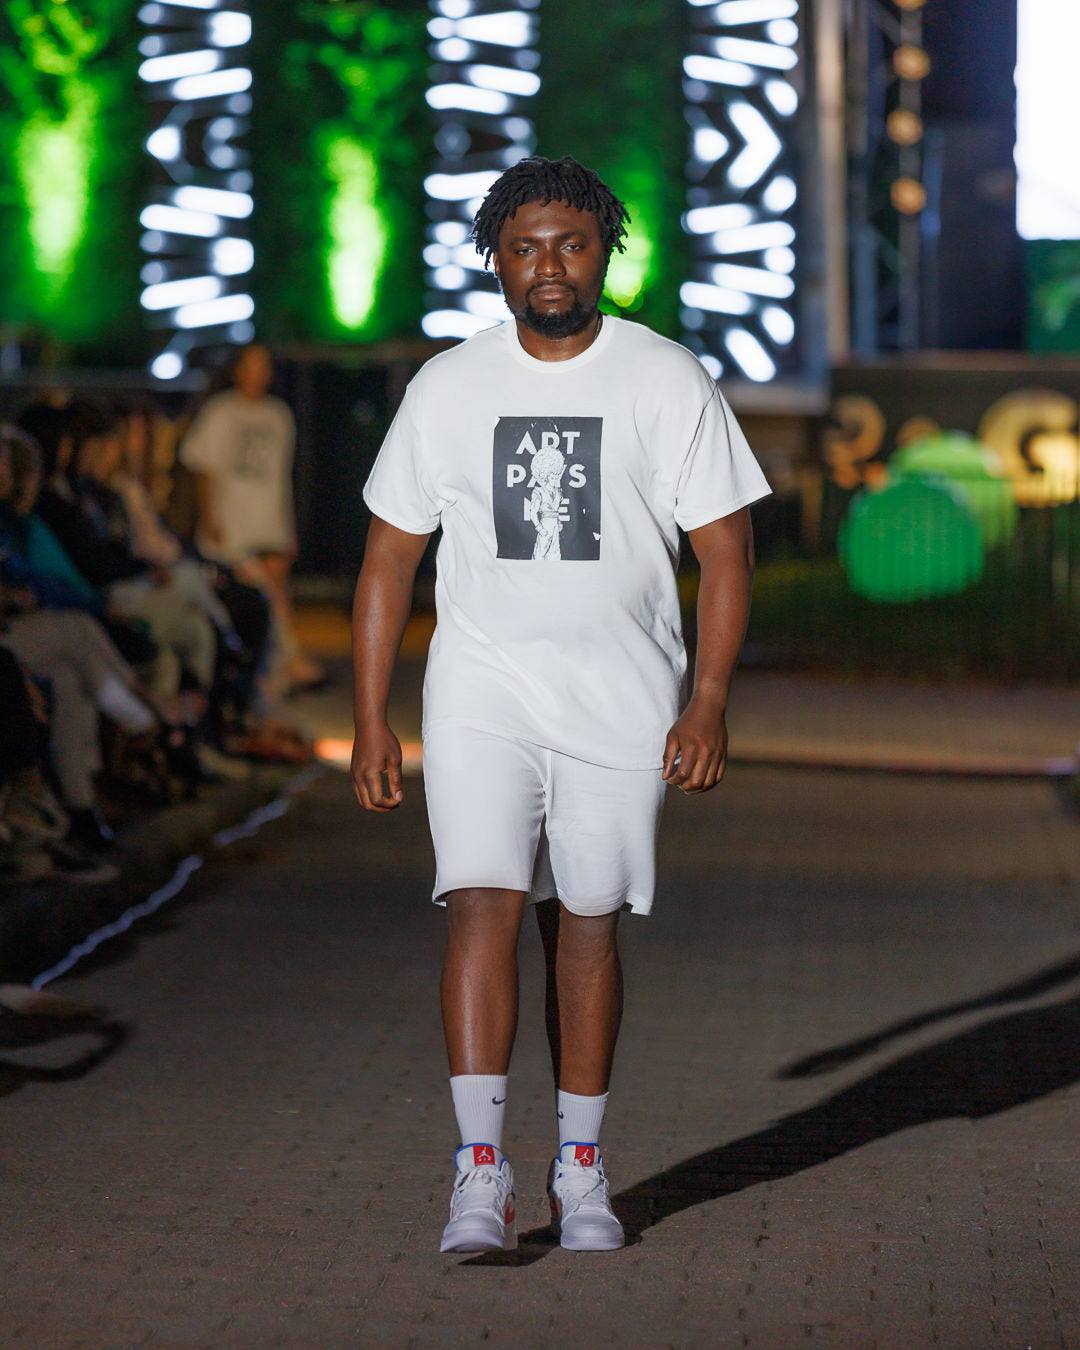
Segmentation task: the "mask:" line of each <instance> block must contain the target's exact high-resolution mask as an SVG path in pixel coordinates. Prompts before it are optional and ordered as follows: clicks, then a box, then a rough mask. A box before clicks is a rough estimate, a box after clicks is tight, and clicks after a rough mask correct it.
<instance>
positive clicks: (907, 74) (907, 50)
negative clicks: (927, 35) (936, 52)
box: [892, 43, 930, 80]
mask: <svg viewBox="0 0 1080 1350" xmlns="http://www.w3.org/2000/svg"><path fill="white" fill-rule="evenodd" d="M892 63H893V70H895V71H896V73H897V75H899V76H900V78H901V79H902V80H925V79H926V77H927V75H929V74H930V58H929V57H928V56H927V54H926V53H925V52H924V51H923V49H922V48H921V47H913V46H911V44H910V43H904V45H903V46H902V47H897V49H896V51H894V52H893V58H892Z"/></svg>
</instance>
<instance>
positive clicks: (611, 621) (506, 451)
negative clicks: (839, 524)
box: [364, 316, 769, 769]
mask: <svg viewBox="0 0 1080 1350" xmlns="http://www.w3.org/2000/svg"><path fill="white" fill-rule="evenodd" d="M768 492H769V486H768V484H767V482H766V481H765V477H764V475H763V474H762V472H761V469H760V468H759V466H758V464H757V461H756V460H755V459H754V456H753V454H752V452H751V450H750V448H749V446H748V445H747V443H746V439H745V437H744V436H743V434H742V432H741V430H740V429H739V426H738V424H737V423H736V421H735V418H734V416H733V415H732V412H731V409H730V408H729V407H728V405H727V403H726V402H725V401H724V399H723V397H722V396H721V394H720V392H719V390H718V389H717V387H716V384H715V382H714V381H713V379H712V377H711V376H710V375H709V374H708V372H707V371H706V370H705V369H704V368H703V367H702V365H701V363H700V362H699V361H698V360H697V358H696V357H695V356H694V355H693V353H692V352H689V351H687V350H686V348H684V347H681V346H679V345H678V344H677V343H674V342H670V341H668V340H667V339H666V338H662V337H659V336H658V335H657V334H655V333H653V332H652V331H651V330H650V329H648V328H645V327H643V326H641V325H640V324H635V323H630V322H628V321H626V320H622V319H616V318H612V317H610V316H605V318H604V320H603V326H602V327H601V330H600V332H599V334H598V336H597V338H596V341H595V342H593V343H592V345H591V346H590V347H588V348H587V349H586V350H585V351H584V352H582V353H581V354H580V355H579V356H576V357H573V358H571V359H570V360H568V361H538V360H537V359H536V358H535V357H532V356H530V355H529V354H528V353H527V352H526V351H525V350H524V349H523V348H522V346H521V343H520V341H519V340H518V336H517V329H516V325H515V324H514V323H512V322H509V323H505V324H501V325H499V326H498V327H495V328H490V329H487V330H485V331H484V332H482V333H478V334H477V335H476V336H475V337H472V338H469V339H468V340H467V341H465V342H463V343H461V344H460V345H459V346H457V347H454V348H452V349H451V350H449V351H447V352H443V353H441V354H440V355H438V356H436V357H434V358H433V359H432V360H430V361H429V362H428V363H427V364H426V365H425V366H424V367H423V369H422V370H421V371H420V372H419V374H418V375H417V376H416V377H415V379H414V380H413V381H412V382H411V384H410V385H409V387H408V389H407V391H406V393H405V398H404V400H403V402H402V405H401V407H400V409H399V410H398V414H397V416H396V417H395V419H394V422H393V425H392V426H391V428H390V431H389V432H388V434H387V437H386V440H385V441H384V443H383V446H382V449H381V450H380V452H379V456H378V459H377V460H376V462H375V467H374V468H373V469H372V472H371V475H370V477H369V478H368V481H367V484H366V486H365V488H364V500H365V502H366V503H367V505H368V507H369V508H370V509H371V511H372V512H374V514H375V515H377V516H380V517H381V518H382V519H383V520H386V521H388V522H389V523H390V524H391V525H395V526H397V528H398V529H401V530H405V531H407V532H408V533H411V534H429V533H431V532H432V531H434V530H435V529H436V528H437V527H438V526H439V525H441V526H442V530H443V535H442V540H441V541H440V544H439V549H438V556H437V567H438V579H437V583H436V589H435V598H436V611H437V625H436V629H435V636H434V638H433V639H432V644H431V650H430V653H429V657H428V668H427V676H426V679H425V681H424V731H425V734H426V733H427V731H428V730H429V729H430V728H432V727H434V726H436V725H437V724H438V723H440V722H449V721H456V722H464V723H467V724H469V725H471V726H474V727H477V728H479V729H481V730H487V731H492V732H496V733H498V734H501V735H506V736H511V737H517V738H519V739H521V740H525V741H528V742H531V743H534V744H537V745H541V746H545V747H547V748H549V749H551V750H556V751H559V752H561V753H563V754H568V755H572V756H575V757H576V758H578V759H584V760H588V761H591V762H593V763H596V764H606V765H610V766H611V767H613V768H622V769H654V768H658V767H659V766H660V764H661V763H662V761H663V750H664V741H665V737H666V735H667V731H668V729H669V727H670V726H671V724H672V722H673V721H674V720H675V718H676V717H677V716H678V712H679V709H680V704H681V699H682V696H683V691H684V685H685V678H684V677H685V674H686V654H685V650H684V647H683V640H682V627H681V619H680V612H679V598H678V592H677V589H676V583H675V565H676V562H677V559H678V547H679V540H678V528H677V527H680V526H681V527H682V528H683V529H684V530H693V529H695V528H697V527H698V526H700V525H705V524H708V523H709V522H710V521H713V520H716V519H719V518H720V517H722V516H726V515H730V514H731V513H732V512H734V511H737V510H738V509H739V508H740V507H742V506H747V505H749V504H750V503H751V502H754V501H757V500H758V499H759V498H761V497H763V496H765V495H767V493H768Z"/></svg>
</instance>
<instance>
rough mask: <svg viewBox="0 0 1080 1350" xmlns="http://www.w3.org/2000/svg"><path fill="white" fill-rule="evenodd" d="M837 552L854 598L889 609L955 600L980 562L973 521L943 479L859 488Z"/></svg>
mask: <svg viewBox="0 0 1080 1350" xmlns="http://www.w3.org/2000/svg"><path fill="white" fill-rule="evenodd" d="M838 546H839V553H840V558H841V561H842V562H843V564H844V567H845V569H846V571H847V577H848V585H849V586H850V587H851V589H852V590H853V591H854V592H855V594H856V595H860V596H862V597H863V598H864V599H866V600H876V601H878V602H884V603H892V604H905V603H910V602H911V601H913V600H931V599H935V598H937V597H939V596H945V595H958V594H959V593H960V592H961V591H965V590H967V588H968V587H969V586H971V585H973V584H974V583H975V582H976V581H978V579H979V577H980V576H981V575H982V571H983V567H984V565H985V559H986V554H985V550H984V548H983V541H982V536H981V535H980V532H979V526H978V524H977V523H976V521H975V518H974V516H973V515H972V514H971V511H970V510H969V509H968V507H967V505H966V503H965V502H964V501H962V500H961V499H960V497H959V494H957V493H954V492H953V491H952V490H950V488H949V486H948V485H947V484H946V483H945V482H944V481H943V480H941V481H937V482H928V481H925V480H923V479H920V478H902V479H900V480H899V481H897V482H894V483H891V484H890V485H889V486H888V487H885V488H883V489H882V490H881V491H878V492H873V491H868V490H867V489H865V488H864V489H863V490H862V491H861V492H859V493H857V494H856V496H855V497H853V498H852V501H851V506H850V507H849V509H848V514H847V516H846V517H845V519H844V521H843V523H842V524H841V526H840V537H839V540H838Z"/></svg>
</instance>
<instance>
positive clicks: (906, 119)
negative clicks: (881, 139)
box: [885, 108, 923, 145]
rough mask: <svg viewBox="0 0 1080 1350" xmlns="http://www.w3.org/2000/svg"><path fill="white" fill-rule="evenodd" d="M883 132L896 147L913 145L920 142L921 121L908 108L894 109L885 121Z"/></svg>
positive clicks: (916, 114) (921, 132) (917, 115)
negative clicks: (887, 134) (886, 133)
mask: <svg viewBox="0 0 1080 1350" xmlns="http://www.w3.org/2000/svg"><path fill="white" fill-rule="evenodd" d="M885 130H886V131H887V132H888V133H889V139H890V140H893V141H895V142H896V143H897V145H914V144H915V143H916V142H917V141H921V140H922V135H923V121H922V118H921V117H920V116H919V114H918V113H914V112H912V111H911V109H910V108H894V109H893V110H892V112H891V113H890V114H889V116H888V117H887V118H886V119H885Z"/></svg>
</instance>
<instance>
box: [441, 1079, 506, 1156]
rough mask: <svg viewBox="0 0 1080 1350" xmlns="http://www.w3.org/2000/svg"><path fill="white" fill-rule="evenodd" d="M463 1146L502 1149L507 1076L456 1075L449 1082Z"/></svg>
mask: <svg viewBox="0 0 1080 1350" xmlns="http://www.w3.org/2000/svg"><path fill="white" fill-rule="evenodd" d="M450 1092H451V1094H452V1095H453V1098H454V1115H455V1116H457V1123H458V1129H459V1130H460V1131H461V1142H462V1144H494V1145H495V1147H496V1148H498V1149H501V1148H502V1131H503V1115H504V1114H505V1112H506V1074H504V1073H502V1074H500V1073H459V1074H456V1075H455V1076H454V1077H453V1078H451V1079H450Z"/></svg>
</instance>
